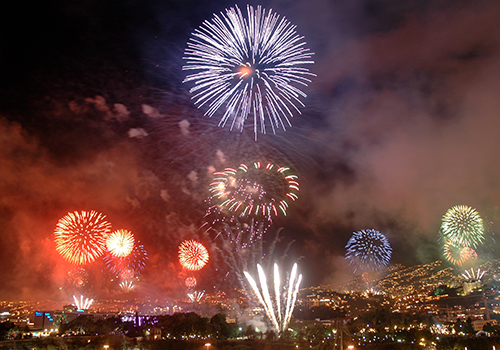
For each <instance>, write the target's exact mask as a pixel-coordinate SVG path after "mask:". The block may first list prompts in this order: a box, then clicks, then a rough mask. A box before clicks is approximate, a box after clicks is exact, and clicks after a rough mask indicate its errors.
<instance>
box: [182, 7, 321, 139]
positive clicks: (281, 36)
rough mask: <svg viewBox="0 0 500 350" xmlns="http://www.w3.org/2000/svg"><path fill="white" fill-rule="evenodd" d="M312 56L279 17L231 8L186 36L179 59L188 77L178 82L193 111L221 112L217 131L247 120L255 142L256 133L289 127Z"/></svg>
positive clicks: (240, 125)
mask: <svg viewBox="0 0 500 350" xmlns="http://www.w3.org/2000/svg"><path fill="white" fill-rule="evenodd" d="M312 56H313V53H312V52H311V51H310V50H309V49H308V48H306V47H305V42H304V41H303V37H301V36H299V35H298V34H297V33H296V31H295V25H292V24H290V22H288V21H287V19H286V18H285V17H281V18H280V16H279V15H278V14H276V13H274V12H273V11H272V10H271V9H270V10H269V11H266V9H263V8H262V7H261V6H257V8H256V9H254V8H253V6H250V5H248V6H247V16H246V17H244V16H243V13H242V11H241V10H240V9H239V8H238V6H235V7H234V8H233V7H231V8H229V9H226V13H225V14H224V13H220V15H216V14H214V17H213V18H212V20H211V21H205V22H203V24H202V25H201V26H200V27H199V28H198V29H197V30H195V31H194V32H193V33H192V37H191V39H190V40H189V41H188V44H187V49H186V50H185V53H184V59H185V60H186V65H185V66H183V70H186V71H190V72H191V71H194V73H192V74H188V75H187V76H186V78H185V79H184V82H185V83H194V86H193V87H192V88H191V89H190V92H191V93H192V94H193V99H194V100H195V103H196V105H197V106H198V107H202V106H206V107H207V109H206V112H205V115H207V116H209V117H212V116H213V115H214V114H215V113H216V112H217V111H218V110H219V109H221V108H222V107H225V110H224V112H223V115H222V117H221V120H220V122H219V126H222V127H224V126H225V125H226V124H227V123H228V121H230V128H231V129H233V128H235V127H236V128H237V129H239V130H240V131H242V130H243V126H244V124H245V122H246V120H247V119H248V117H249V116H250V115H252V116H253V129H254V133H255V138H257V133H258V130H259V129H260V132H262V133H266V125H268V126H270V127H271V129H272V131H273V133H275V132H276V129H279V128H282V129H283V130H285V129H286V127H287V126H291V123H290V118H291V117H293V114H294V112H297V113H299V114H300V109H299V108H300V107H304V104H303V102H302V101H301V99H303V98H306V97H307V95H306V94H305V93H304V92H303V91H302V90H301V88H302V87H306V86H307V85H308V84H309V83H310V82H311V80H310V79H309V77H310V76H314V74H313V73H310V72H309V69H308V68H307V66H308V65H309V64H312V63H314V62H313V61H312V60H311V57H312Z"/></svg>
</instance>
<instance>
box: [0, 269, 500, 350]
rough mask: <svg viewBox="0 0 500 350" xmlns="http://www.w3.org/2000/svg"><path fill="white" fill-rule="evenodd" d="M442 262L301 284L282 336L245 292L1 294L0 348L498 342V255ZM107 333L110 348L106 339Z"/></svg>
mask: <svg viewBox="0 0 500 350" xmlns="http://www.w3.org/2000/svg"><path fill="white" fill-rule="evenodd" d="M442 265H443V264H442V262H440V261H437V262H434V263H431V264H426V265H418V266H413V267H404V266H400V265H396V266H393V267H391V268H390V269H389V270H388V271H386V273H385V274H384V275H383V276H381V277H380V276H379V277H377V276H370V275H369V274H362V275H360V276H357V277H356V278H354V279H352V280H351V281H349V283H348V284H347V285H345V286H343V287H342V290H340V289H338V288H339V287H337V288H334V287H333V286H327V285H325V286H317V287H310V288H305V289H301V290H300V293H299V297H298V300H297V303H296V307H295V310H294V313H293V317H292V321H291V323H290V325H289V327H288V329H287V330H286V331H284V332H281V334H277V333H276V332H274V331H273V329H272V327H270V324H269V321H268V320H267V319H266V315H265V313H264V310H263V309H262V308H261V307H258V306H257V305H258V304H257V303H255V302H253V300H252V299H251V298H249V295H248V294H247V293H245V291H242V290H231V291H227V292H222V291H221V292H218V293H212V294H210V293H206V294H205V293H204V292H195V293H194V292H193V293H189V294H188V295H186V298H185V299H182V300H167V299H165V300H160V299H155V300H149V299H140V298H134V299H130V300H91V299H88V298H85V297H84V296H74V299H73V302H71V300H68V303H67V304H64V305H61V304H58V302H54V301H44V302H42V301H36V302H35V301H1V302H0V311H1V314H0V317H1V322H2V323H1V324H0V337H1V339H2V342H1V343H0V348H2V349H9V348H12V349H14V348H16V349H17V348H23V347H24V348H28V347H27V346H29V348H30V349H42V348H43V349H45V348H47V349H48V348H50V346H55V347H56V348H59V347H60V346H61V344H69V345H65V348H68V349H70V348H81V344H80V343H81V341H82V339H85V342H86V345H85V348H100V349H102V347H103V346H104V347H105V348H106V345H107V346H108V348H115V349H116V346H119V347H120V348H131V349H133V348H137V349H142V348H155V346H159V345H158V344H164V345H165V346H167V347H165V348H179V349H181V348H186V349H187V348H189V349H195V348H199V349H201V348H204V349H207V348H211V349H218V348H221V349H233V348H234V349H236V348H237V349H246V348H247V347H245V346H248V348H249V349H252V348H260V347H262V348H264V347H265V344H269V343H271V344H274V345H275V346H276V347H278V348H279V347H281V348H283V349H287V348H290V349H292V348H295V349H297V348H303V349H305V348H308V349H378V348H382V347H381V346H382V345H384V344H385V345H387V344H392V346H396V347H391V349H393V348H397V349H399V348H401V349H406V348H408V349H414V348H415V349H465V348H467V349H496V348H498V349H500V346H499V344H500V338H498V335H499V334H500V326H499V325H498V320H500V294H499V288H500V261H492V262H489V263H487V264H484V265H482V266H481V267H480V268H471V269H469V270H464V272H463V273H461V274H459V275H457V274H456V271H455V270H456V269H455V270H454V269H453V268H451V267H447V268H444V267H443V266H442ZM117 337H118V338H117ZM77 339H78V340H77ZM112 339H115V340H114V342H115V343H114V344H115V345H114V346H111V345H110V344H105V343H107V342H108V343H109V342H110V341H111V340H112ZM116 339H118V340H116ZM68 342H69V343H68ZM162 342H163V343H162ZM165 342H167V343H165ZM168 342H170V343H168ZM175 342H177V343H178V344H177V343H175ZM469 343H470V344H472V345H469V347H467V346H468V345H467V344H469ZM23 344H24V345H23ZM71 344H73V345H71ZM117 344H118V345H117ZM155 344H156V345H155ZM168 344H170V345H168ZM173 344H177V345H175V346H177V347H175V346H174V345H173ZM180 344H182V345H180ZM474 344H475V345H474ZM478 344H479V345H480V346H479V345H478ZM72 346H73V347H72ZM183 346H184V347H183ZM238 346H239V347H238ZM478 346H479V347H478Z"/></svg>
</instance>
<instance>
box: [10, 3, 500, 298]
mask: <svg viewBox="0 0 500 350" xmlns="http://www.w3.org/2000/svg"><path fill="white" fill-rule="evenodd" d="M236 4H238V6H240V7H241V8H242V9H244V8H245V7H246V4H247V3H246V2H236ZM251 4H253V5H258V4H261V5H262V6H263V7H265V8H267V9H268V8H272V9H273V10H274V11H276V12H277V13H279V14H280V15H282V16H285V17H286V18H287V19H288V20H289V21H290V22H291V23H293V24H296V25H297V28H296V31H297V32H298V33H299V34H300V35H303V36H304V37H305V39H304V40H305V41H306V42H307V47H309V48H310V49H311V50H312V51H313V52H314V53H315V55H314V61H315V64H314V65H311V66H310V70H311V71H312V72H313V73H315V74H316V75H317V76H316V77H314V78H313V79H312V80H313V81H312V83H311V84H310V85H309V86H308V87H307V88H304V91H305V92H306V93H307V94H308V97H307V98H306V99H305V100H304V102H305V105H306V106H305V108H303V109H302V110H301V111H302V114H301V115H296V116H295V117H294V118H293V120H292V124H293V127H292V128H290V129H289V130H287V131H286V132H283V131H281V130H280V131H278V132H277V134H276V135H272V134H268V135H259V137H258V140H257V141H254V139H253V137H254V136H253V131H252V130H251V129H249V130H244V131H243V132H242V133H240V132H238V131H229V130H228V129H227V128H226V129H222V128H218V127H217V122H218V118H217V117H214V118H212V119H209V118H207V117H205V116H204V115H203V111H202V110H199V109H197V108H196V107H195V106H194V104H193V101H192V100H191V95H190V94H189V91H188V90H189V87H188V86H186V84H182V80H183V79H184V78H185V74H186V73H185V72H183V71H182V65H183V64H185V62H184V61H183V59H182V57H183V52H184V50H185V48H186V43H187V41H188V40H189V37H190V34H191V33H192V31H193V30H194V29H196V28H197V27H198V26H199V25H201V23H202V22H203V21H204V20H208V19H211V18H212V15H213V13H219V12H221V11H224V9H225V8H229V7H231V6H234V5H235V2H234V1H231V2H227V1H197V0H182V1H181V0H176V1H173V0H165V1H157V0H153V1H133V0H129V1H90V0H87V1H81V2H76V1H69V2H68V1H57V2H45V3H37V4H30V5H28V4H27V3H26V4H22V3H20V4H16V5H13V4H12V5H13V6H15V8H10V9H9V10H8V11H7V10H6V11H2V12H3V14H4V19H3V20H2V27H3V29H2V30H0V67H1V69H0V83H1V84H0V263H1V269H0V280H1V281H2V283H0V296H1V298H2V299H9V298H11V299H43V298H51V297H52V298H61V297H63V298H64V297H66V295H67V294H68V293H69V291H67V290H60V289H59V288H60V287H61V286H62V285H63V284H64V279H65V275H66V273H67V271H68V268H69V267H68V265H67V264H66V263H64V262H63V261H62V259H61V258H60V256H59V255H58V254H57V253H56V251H55V248H54V242H53V231H54V227H55V225H56V223H57V221H58V220H59V218H61V217H62V216H64V215H65V214H66V213H68V212H71V211H79V210H96V211H99V212H102V213H104V214H105V215H106V216H107V218H108V220H109V222H110V223H111V224H112V225H113V229H122V228H124V229H128V230H131V231H132V232H134V234H135V236H136V238H137V239H139V240H140V241H141V243H142V244H144V247H145V249H146V250H147V251H148V255H149V260H148V262H147V266H146V268H145V270H144V271H143V273H142V275H141V281H140V282H139V283H138V288H137V292H136V293H137V295H155V296H172V297H175V296H177V295H178V294H179V293H181V292H182V293H184V292H183V281H184V278H185V277H186V274H185V272H183V271H182V269H181V268H180V266H179V264H178V262H177V247H178V245H179V243H180V242H181V241H182V240H184V239H188V238H195V239H199V240H200V241H202V242H203V243H204V244H206V245H207V247H209V250H210V252H211V254H212V259H211V261H210V263H209V266H207V268H206V269H205V270H202V271H200V272H199V273H198V274H197V275H196V276H197V278H198V279H199V281H200V282H199V283H200V287H201V286H205V287H206V288H207V290H209V291H210V289H209V288H213V286H214V285H215V286H216V288H226V287H230V286H228V285H229V284H230V283H229V282H228V281H224V276H225V274H226V273H227V272H228V271H230V270H231V268H230V266H228V264H226V263H225V262H226V261H227V259H226V258H225V257H224V254H223V251H222V250H221V249H220V247H217V242H214V241H213V240H212V239H211V238H210V237H208V236H206V235H203V234H202V233H200V230H199V227H200V226H201V225H202V223H203V215H204V212H205V210H206V203H205V199H206V198H207V196H208V195H209V192H208V184H209V183H210V181H211V179H212V173H213V171H214V170H222V169H224V168H225V167H227V166H233V167H234V166H238V164H240V163H244V162H253V161H255V160H263V161H272V162H275V163H279V164H284V165H285V164H286V165H289V166H290V167H291V168H292V169H293V170H294V172H295V173H296V174H298V175H299V178H300V183H301V191H300V197H299V200H298V201H297V202H295V203H294V204H293V206H291V208H290V210H289V215H288V216H287V217H286V218H279V219H277V220H276V221H275V222H274V225H273V226H272V227H271V229H270V230H269V232H268V235H269V236H268V240H267V241H265V244H264V248H265V249H268V248H269V247H268V246H266V245H268V244H270V241H272V239H271V238H269V237H276V234H279V239H278V242H277V244H276V247H275V250H276V251H275V254H274V255H275V256H276V257H277V258H276V259H278V260H279V261H280V263H282V264H283V267H284V268H285V269H289V268H290V267H291V265H292V264H293V263H294V262H298V264H299V270H300V272H301V273H303V274H304V280H303V286H311V285H318V284H320V283H333V282H337V281H341V280H342V279H343V278H344V277H345V274H346V272H347V271H348V269H346V263H345V261H344V254H345V245H346V243H347V241H348V239H349V237H350V236H351V235H352V233H353V232H355V231H358V230H361V229H367V228H373V229H377V230H379V231H381V232H382V233H384V234H385V235H386V237H387V238H388V239H389V241H390V243H391V245H392V247H393V249H394V251H393V257H392V261H391V263H392V264H396V263H399V264H404V265H412V264H420V263H428V262H432V261H435V260H438V259H442V256H441V254H440V248H439V244H438V242H437V237H438V232H439V227H440V222H441V218H442V215H443V214H444V213H445V212H446V211H447V209H448V208H450V207H452V206H453V205H456V204H466V205H469V206H471V207H474V208H476V209H477V210H478V211H479V212H480V214H481V215H482V217H483V219H484V220H485V221H486V222H487V226H488V230H487V231H488V234H489V235H492V234H493V233H494V232H497V231H498V230H499V228H500V207H499V204H500V161H499V157H500V156H499V151H500V134H499V130H500V98H499V96H500V51H499V49H500V21H498V18H500V3H499V2H498V1H495V0H484V1H483V0H477V1H458V0H455V1H451V0H409V1H404V2H402V1H400V0H338V1H332V0H313V1H303V0H283V1H262V2H259V3H257V2H251ZM212 238H213V237H212ZM273 247H274V246H273ZM491 248H492V249H491V251H492V254H490V255H489V256H481V257H480V258H481V259H491V258H500V251H499V250H498V248H497V247H496V246H494V245H493V246H492V247H491ZM96 279H97V278H96ZM115 287H116V286H115ZM89 293H90V294H92V295H95V296H96V297H99V296H101V297H104V296H109V295H114V294H113V293H116V292H115V291H114V289H113V286H108V285H106V286H103V285H101V284H99V283H98V282H94V284H93V286H91V287H89ZM68 295H69V294H68Z"/></svg>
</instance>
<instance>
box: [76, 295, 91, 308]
mask: <svg viewBox="0 0 500 350" xmlns="http://www.w3.org/2000/svg"><path fill="white" fill-rule="evenodd" d="M73 300H74V301H75V306H76V308H77V309H78V310H87V309H88V308H90V305H92V303H93V302H94V299H89V298H85V300H83V295H80V300H78V299H77V298H76V297H75V296H74V295H73Z"/></svg>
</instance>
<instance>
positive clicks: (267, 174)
mask: <svg viewBox="0 0 500 350" xmlns="http://www.w3.org/2000/svg"><path fill="white" fill-rule="evenodd" d="M214 175H215V178H214V180H213V181H212V183H211V184H210V192H211V194H212V198H213V199H215V200H216V201H217V205H218V206H219V207H220V208H224V209H225V210H227V211H228V212H231V213H234V215H237V216H239V217H245V216H251V217H264V218H266V219H267V220H270V221H271V220H272V217H276V216H278V213H282V214H283V215H286V212H287V209H288V206H289V205H290V201H292V202H293V201H295V200H297V198H298V192H299V183H298V176H297V175H294V174H291V173H290V168H287V167H283V166H277V165H275V164H272V163H267V164H265V163H261V162H255V163H253V164H252V165H250V166H249V165H246V164H240V166H239V167H238V169H233V168H226V169H225V170H224V171H221V172H216V173H215V174H214Z"/></svg>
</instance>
